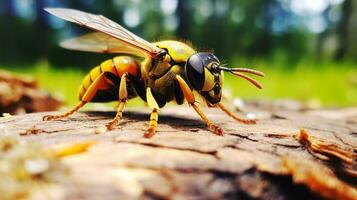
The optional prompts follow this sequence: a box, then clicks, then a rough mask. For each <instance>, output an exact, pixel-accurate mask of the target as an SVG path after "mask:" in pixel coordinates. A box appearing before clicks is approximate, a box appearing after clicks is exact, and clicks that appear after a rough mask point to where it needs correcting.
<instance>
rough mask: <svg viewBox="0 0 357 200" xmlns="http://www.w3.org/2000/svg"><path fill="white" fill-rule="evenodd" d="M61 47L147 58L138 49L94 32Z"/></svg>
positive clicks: (64, 43) (64, 42) (62, 43)
mask: <svg viewBox="0 0 357 200" xmlns="http://www.w3.org/2000/svg"><path fill="white" fill-rule="evenodd" d="M60 46H61V47H63V48H66V49H71V50H79V51H88V52H96V53H123V54H133V55H140V56H145V54H142V52H141V51H138V50H137V48H135V47H132V46H130V45H127V44H125V43H122V42H118V40H117V39H116V38H113V37H111V36H109V35H107V34H105V33H101V32H94V33H89V34H86V35H83V36H80V37H76V38H72V39H68V40H65V41H63V42H61V44H60Z"/></svg>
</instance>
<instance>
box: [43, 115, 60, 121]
mask: <svg viewBox="0 0 357 200" xmlns="http://www.w3.org/2000/svg"><path fill="white" fill-rule="evenodd" d="M56 118H57V116H55V115H45V116H43V117H42V121H51V120H55V119H56Z"/></svg>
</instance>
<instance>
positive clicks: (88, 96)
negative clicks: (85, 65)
mask: <svg viewBox="0 0 357 200" xmlns="http://www.w3.org/2000/svg"><path fill="white" fill-rule="evenodd" d="M106 87H107V86H106V83H105V80H104V74H101V75H99V76H98V77H97V79H95V80H94V82H93V83H92V84H90V85H89V87H88V88H87V91H86V92H85V93H84V95H83V97H82V100H83V101H86V102H90V101H91V100H92V99H93V97H94V95H95V94H96V92H97V90H98V89H106Z"/></svg>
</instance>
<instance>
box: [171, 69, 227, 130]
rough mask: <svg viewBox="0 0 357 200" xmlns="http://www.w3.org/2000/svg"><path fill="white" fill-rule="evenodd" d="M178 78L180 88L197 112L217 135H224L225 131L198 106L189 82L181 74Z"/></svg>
mask: <svg viewBox="0 0 357 200" xmlns="http://www.w3.org/2000/svg"><path fill="white" fill-rule="evenodd" d="M176 80H177V81H178V82H179V85H180V88H181V90H182V93H183V94H184V96H185V98H186V100H187V102H188V103H189V104H190V105H191V106H192V107H193V109H195V111H196V112H197V114H198V115H199V116H200V117H201V119H202V120H203V121H204V122H205V123H206V124H207V126H208V128H209V129H210V130H211V131H212V132H213V133H214V134H217V135H223V131H222V129H221V128H220V127H218V126H216V125H214V124H213V123H212V122H211V121H210V120H209V119H208V118H207V116H206V115H205V114H204V113H203V112H202V110H201V109H200V108H199V107H198V106H197V104H196V101H195V96H194V94H193V92H192V91H191V89H190V88H189V87H188V85H187V83H186V82H185V80H183V78H181V76H179V75H177V76H176Z"/></svg>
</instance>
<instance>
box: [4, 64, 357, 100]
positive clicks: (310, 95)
mask: <svg viewBox="0 0 357 200" xmlns="http://www.w3.org/2000/svg"><path fill="white" fill-rule="evenodd" d="M241 63H242V62H241ZM243 63H244V62H243ZM247 63H248V62H247ZM250 66H260V68H259V70H261V71H264V72H265V73H266V77H264V78H260V77H258V78H257V80H259V81H260V82H261V83H262V84H263V89H262V90H257V89H255V87H254V86H252V85H251V84H249V83H248V82H247V81H245V80H243V79H241V78H238V77H235V76H233V75H230V74H226V75H225V83H224V90H225V91H226V92H227V91H228V92H230V93H231V94H232V96H233V97H242V98H245V99H257V98H259V99H281V98H289V99H297V100H300V101H303V102H306V103H311V102H313V103H318V104H321V105H323V106H351V105H357V80H356V79H357V68H356V66H352V65H350V64H347V63H342V64H336V63H325V64H320V65H317V64H308V63H301V64H299V65H297V66H296V67H294V68H293V69H289V70H286V69H283V67H282V65H281V64H276V65H274V64H272V63H269V62H259V61H258V62H257V61H256V62H253V64H252V62H251V64H250ZM272 66H274V67H272ZM7 69H8V70H11V71H15V72H19V73H25V74H29V75H33V76H34V77H36V78H37V80H38V81H39V84H40V86H41V87H43V88H45V89H47V90H49V91H50V92H51V93H53V94H55V95H59V96H61V97H63V99H64V100H65V102H66V103H67V104H68V105H74V104H75V103H76V102H77V91H78V88H79V86H80V84H81V82H82V78H83V77H84V76H85V73H86V72H85V71H81V70H79V69H76V68H65V69H53V68H50V67H49V66H48V64H47V63H45V62H42V63H39V64H37V65H35V66H34V67H31V68H26V69H25V70H24V69H19V68H15V69H13V68H7ZM138 104H140V105H143V104H142V102H141V101H140V100H139V99H138V98H137V100H134V101H132V102H131V103H130V105H132V106H133V105H138Z"/></svg>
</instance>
